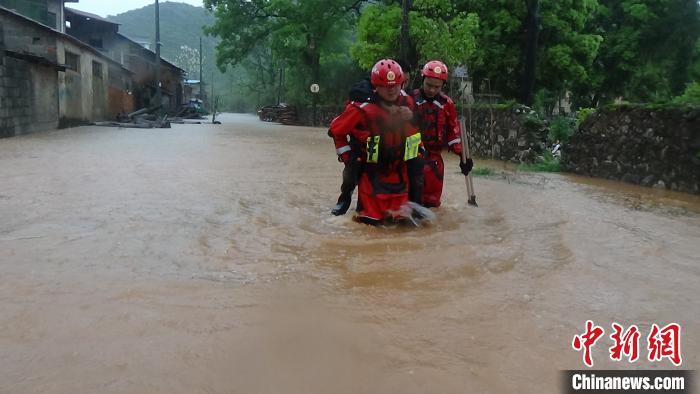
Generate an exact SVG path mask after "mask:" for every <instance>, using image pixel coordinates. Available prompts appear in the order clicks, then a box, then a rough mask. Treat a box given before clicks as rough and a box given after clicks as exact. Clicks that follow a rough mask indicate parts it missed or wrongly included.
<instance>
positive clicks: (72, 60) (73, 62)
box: [66, 51, 80, 73]
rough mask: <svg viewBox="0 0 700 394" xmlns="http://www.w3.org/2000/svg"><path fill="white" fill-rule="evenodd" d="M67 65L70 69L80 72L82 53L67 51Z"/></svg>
mask: <svg viewBox="0 0 700 394" xmlns="http://www.w3.org/2000/svg"><path fill="white" fill-rule="evenodd" d="M66 66H68V68H69V69H71V70H73V71H75V72H77V73H79V72H80V55H76V54H75V53H72V52H68V51H66Z"/></svg>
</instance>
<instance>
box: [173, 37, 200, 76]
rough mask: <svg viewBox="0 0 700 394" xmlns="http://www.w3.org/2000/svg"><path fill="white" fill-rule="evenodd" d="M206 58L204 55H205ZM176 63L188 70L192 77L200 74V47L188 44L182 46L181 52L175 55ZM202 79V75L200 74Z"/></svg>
mask: <svg viewBox="0 0 700 394" xmlns="http://www.w3.org/2000/svg"><path fill="white" fill-rule="evenodd" d="M203 59H204V57H203ZM174 62H175V64H177V65H178V67H180V68H182V69H183V70H185V71H187V75H189V76H190V77H191V76H193V75H199V49H194V48H190V47H188V46H187V45H181V46H180V52H179V53H178V54H177V56H175V60H174ZM199 77H200V79H201V75H200V76H199Z"/></svg>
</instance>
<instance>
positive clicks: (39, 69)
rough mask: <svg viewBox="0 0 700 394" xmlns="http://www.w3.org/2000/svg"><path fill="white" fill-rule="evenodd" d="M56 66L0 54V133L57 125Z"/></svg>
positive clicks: (9, 135)
mask: <svg viewBox="0 0 700 394" xmlns="http://www.w3.org/2000/svg"><path fill="white" fill-rule="evenodd" d="M56 77H57V73H56V69H55V68H54V67H51V66H46V65H40V64H35V63H31V62H28V61H26V60H22V59H14V58H11V57H8V56H0V137H12V136H15V135H19V134H26V133H33V132H37V131H44V130H52V129H55V128H56V127H58V96H57V90H56V82H57V81H56Z"/></svg>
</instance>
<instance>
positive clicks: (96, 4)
mask: <svg viewBox="0 0 700 394" xmlns="http://www.w3.org/2000/svg"><path fill="white" fill-rule="evenodd" d="M165 1H168V0H165ZM165 1H164V0H160V2H161V3H164V2H165ZM170 1H175V2H177V3H188V4H192V5H196V6H198V7H201V6H202V0H170ZM154 3H155V0H80V2H79V3H66V6H67V7H70V8H75V9H78V10H82V11H86V12H91V13H93V14H97V15H100V16H107V15H116V14H121V13H122V12H126V11H129V10H133V9H136V8H141V7H144V6H147V5H149V4H154Z"/></svg>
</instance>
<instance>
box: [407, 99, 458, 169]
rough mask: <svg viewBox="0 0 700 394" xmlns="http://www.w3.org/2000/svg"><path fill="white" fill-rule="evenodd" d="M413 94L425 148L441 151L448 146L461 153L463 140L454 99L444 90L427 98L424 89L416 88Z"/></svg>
mask: <svg viewBox="0 0 700 394" xmlns="http://www.w3.org/2000/svg"><path fill="white" fill-rule="evenodd" d="M412 96H413V99H414V101H415V110H414V112H415V114H416V121H417V123H418V127H419V129H420V132H421V135H422V136H423V144H424V145H425V148H426V149H427V150H429V151H431V152H436V153H439V152H440V151H441V150H442V148H443V147H444V146H447V147H448V148H449V149H450V150H451V151H452V152H454V153H456V154H458V155H459V154H461V153H462V140H461V137H460V128H459V123H458V122H457V108H456V107H455V104H454V102H453V101H452V99H451V98H450V97H449V96H447V95H446V94H444V93H442V92H440V93H439V94H438V95H437V96H435V97H432V98H427V97H425V95H424V94H423V90H422V89H415V90H414V91H413V92H412Z"/></svg>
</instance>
